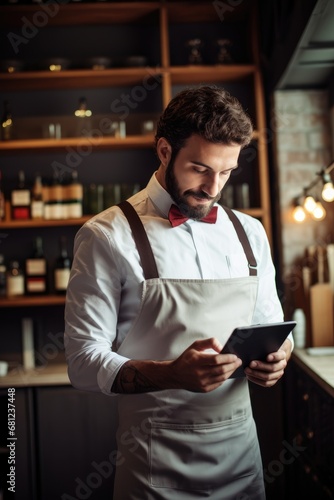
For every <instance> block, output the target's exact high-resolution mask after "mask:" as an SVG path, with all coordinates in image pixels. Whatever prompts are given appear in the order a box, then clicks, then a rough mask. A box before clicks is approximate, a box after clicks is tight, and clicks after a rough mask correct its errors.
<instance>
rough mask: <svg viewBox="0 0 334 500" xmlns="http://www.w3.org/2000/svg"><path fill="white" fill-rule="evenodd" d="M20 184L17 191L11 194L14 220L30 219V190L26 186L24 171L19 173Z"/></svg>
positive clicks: (14, 190)
mask: <svg viewBox="0 0 334 500" xmlns="http://www.w3.org/2000/svg"><path fill="white" fill-rule="evenodd" d="M18 175H19V182H18V186H17V188H16V189H13V191H12V193H11V203H12V207H11V208H12V219H14V220H17V219H21V220H22V219H23V220H27V219H30V198H31V196H30V190H29V189H27V188H26V185H25V175H24V171H23V170H20V171H19V174H18Z"/></svg>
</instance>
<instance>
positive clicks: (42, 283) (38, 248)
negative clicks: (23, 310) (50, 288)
mask: <svg viewBox="0 0 334 500" xmlns="http://www.w3.org/2000/svg"><path fill="white" fill-rule="evenodd" d="M26 293H27V294H28V295H35V294H45V293H47V262H46V259H45V256H44V250H43V239H42V238H41V237H40V236H37V237H36V238H35V239H34V249H33V253H32V256H31V257H29V258H28V259H26Z"/></svg>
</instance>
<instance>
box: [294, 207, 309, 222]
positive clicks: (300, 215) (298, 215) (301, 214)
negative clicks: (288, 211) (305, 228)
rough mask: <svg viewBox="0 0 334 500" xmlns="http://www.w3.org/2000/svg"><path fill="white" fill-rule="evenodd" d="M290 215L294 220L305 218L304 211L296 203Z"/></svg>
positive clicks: (302, 220) (298, 220)
mask: <svg viewBox="0 0 334 500" xmlns="http://www.w3.org/2000/svg"><path fill="white" fill-rule="evenodd" d="M292 217H293V219H294V220H295V222H304V220H305V219H306V213H305V210H304V209H303V207H302V206H301V205H297V206H296V207H295V208H294V209H293V212H292Z"/></svg>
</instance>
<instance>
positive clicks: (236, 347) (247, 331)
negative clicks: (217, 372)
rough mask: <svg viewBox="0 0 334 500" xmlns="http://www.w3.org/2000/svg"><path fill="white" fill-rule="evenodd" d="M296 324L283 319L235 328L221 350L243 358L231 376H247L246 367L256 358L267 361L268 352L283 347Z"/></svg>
mask: <svg viewBox="0 0 334 500" xmlns="http://www.w3.org/2000/svg"><path fill="white" fill-rule="evenodd" d="M295 326H296V322H295V321H283V322H282V323H268V324H266V325H250V326H241V327H239V328H235V330H233V332H232V334H231V336H230V337H229V339H228V340H227V342H226V344H225V346H224V347H223V350H222V351H221V353H222V354H227V353H230V354H236V355H237V356H238V358H240V359H241V360H242V365H241V366H240V367H239V368H238V369H237V370H236V371H235V372H234V373H233V374H232V375H231V378H235V377H245V373H244V369H245V368H246V366H248V365H249V364H250V362H251V361H253V360H254V359H258V360H259V361H265V359H266V357H267V355H268V354H270V353H271V352H275V351H277V350H278V349H279V348H280V347H281V345H282V344H283V342H284V341H285V339H286V338H287V336H288V335H289V333H290V332H291V331H292V330H293V329H294V327H295Z"/></svg>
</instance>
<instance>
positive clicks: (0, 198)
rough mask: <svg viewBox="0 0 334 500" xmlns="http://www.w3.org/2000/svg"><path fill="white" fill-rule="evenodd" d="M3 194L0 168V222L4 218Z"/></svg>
mask: <svg viewBox="0 0 334 500" xmlns="http://www.w3.org/2000/svg"><path fill="white" fill-rule="evenodd" d="M5 216H6V211H5V194H4V192H3V188H2V172H1V170H0V222H1V221H2V220H4V219H5Z"/></svg>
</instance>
